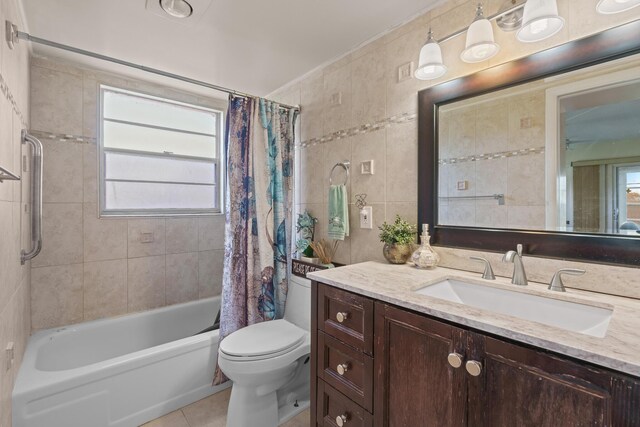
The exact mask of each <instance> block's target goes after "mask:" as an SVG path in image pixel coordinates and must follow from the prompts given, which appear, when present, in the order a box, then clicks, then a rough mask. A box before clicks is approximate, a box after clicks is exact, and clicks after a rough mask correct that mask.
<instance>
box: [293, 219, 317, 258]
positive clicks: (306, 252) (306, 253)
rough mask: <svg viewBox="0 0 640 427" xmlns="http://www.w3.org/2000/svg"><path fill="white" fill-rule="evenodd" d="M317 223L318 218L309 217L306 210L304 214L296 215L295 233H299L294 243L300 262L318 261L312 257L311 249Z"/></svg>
mask: <svg viewBox="0 0 640 427" xmlns="http://www.w3.org/2000/svg"><path fill="white" fill-rule="evenodd" d="M317 222H318V218H316V217H314V216H313V215H311V214H310V213H309V211H307V210H305V211H304V213H301V214H298V221H297V222H296V231H297V232H298V233H299V235H300V238H299V239H298V241H297V242H296V252H297V253H298V254H299V255H300V259H301V260H302V261H306V262H311V263H317V262H318V259H317V258H315V257H314V253H313V248H312V247H311V242H313V237H314V235H315V230H316V223H317Z"/></svg>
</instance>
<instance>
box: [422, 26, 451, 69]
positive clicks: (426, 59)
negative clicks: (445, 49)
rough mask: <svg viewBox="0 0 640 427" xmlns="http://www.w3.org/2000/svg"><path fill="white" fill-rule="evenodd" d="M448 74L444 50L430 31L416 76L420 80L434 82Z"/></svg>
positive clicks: (423, 47)
mask: <svg viewBox="0 0 640 427" xmlns="http://www.w3.org/2000/svg"><path fill="white" fill-rule="evenodd" d="M446 72H447V66H446V65H444V63H443V62H442V49H440V45H439V44H438V42H437V41H436V40H435V39H434V38H433V31H431V29H429V36H428V37H427V41H426V42H425V44H424V46H422V49H420V59H419V60H418V69H417V70H416V71H415V73H414V75H415V76H416V79H418V80H434V79H437V78H438V77H441V76H443V75H444V73H446Z"/></svg>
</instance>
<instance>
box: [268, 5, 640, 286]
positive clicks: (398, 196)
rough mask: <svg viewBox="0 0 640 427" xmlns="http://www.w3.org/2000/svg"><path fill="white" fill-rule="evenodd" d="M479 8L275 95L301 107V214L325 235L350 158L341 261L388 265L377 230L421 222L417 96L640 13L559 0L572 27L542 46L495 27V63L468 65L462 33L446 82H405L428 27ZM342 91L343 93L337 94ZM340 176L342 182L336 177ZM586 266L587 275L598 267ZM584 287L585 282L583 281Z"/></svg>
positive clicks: (376, 43) (467, 19)
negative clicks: (337, 169)
mask: <svg viewBox="0 0 640 427" xmlns="http://www.w3.org/2000/svg"><path fill="white" fill-rule="evenodd" d="M476 3H477V2H476V1H470V0H449V1H446V2H444V3H441V4H440V5H439V6H438V7H436V8H435V9H432V10H431V11H429V12H427V13H425V14H424V15H422V16H419V17H417V18H416V19H414V20H412V21H410V22H408V23H406V24H404V25H402V26H400V27H398V28H396V29H394V30H392V31H390V32H388V33H386V34H384V35H382V36H381V37H379V38H377V39H375V40H373V41H371V42H369V43H367V44H365V45H363V46H360V47H359V48H357V49H355V50H354V51H352V52H351V53H349V54H347V55H345V56H343V57H341V58H339V59H337V60H335V61H334V62H332V63H330V64H327V65H325V66H322V67H320V68H318V69H316V70H314V71H312V72H310V73H308V74H307V75H305V76H303V77H301V78H300V79H297V80H295V81H292V82H290V83H289V84H287V85H285V86H283V87H282V88H280V89H278V90H277V91H275V92H274V93H272V94H271V95H270V97H271V98H274V99H275V100H278V101H280V102H286V103H289V104H300V105H301V107H302V112H301V116H300V132H301V136H300V141H299V144H298V150H297V170H298V171H299V177H298V185H297V190H298V194H297V196H298V197H297V204H296V208H297V210H298V211H304V210H305V209H308V210H309V211H311V212H312V213H313V214H314V215H315V216H317V217H318V218H319V219H320V221H321V223H320V225H319V228H320V230H319V233H320V236H326V223H327V214H326V211H327V191H328V179H329V176H328V175H329V171H330V169H331V167H332V166H333V165H334V164H335V163H336V162H338V161H342V160H350V161H351V163H352V165H353V166H352V177H351V179H350V181H349V183H348V191H349V194H350V200H351V202H352V205H351V224H352V228H351V230H352V233H351V236H350V237H349V238H348V239H347V240H345V242H343V243H342V244H341V246H340V249H339V250H338V254H337V257H336V261H338V262H343V263H356V262H361V261H367V260H383V257H382V244H381V243H380V242H379V239H378V229H377V228H378V226H379V225H381V224H382V222H383V221H385V220H386V221H391V220H393V218H394V217H395V215H396V214H400V215H402V216H403V217H405V218H407V219H409V220H411V221H414V222H415V221H416V219H417V185H416V183H417V170H418V165H417V162H416V156H417V144H418V142H417V120H416V111H417V93H418V91H420V90H422V89H424V88H426V87H429V86H431V85H435V84H438V83H441V82H444V81H447V80H451V79H454V78H457V77H460V76H463V75H468V74H471V73H474V72H476V71H479V70H482V69H485V68H488V67H491V66H493V65H497V64H500V63H504V62H508V61H510V60H513V59H516V58H519V57H524V56H527V55H529V54H531V53H535V52H537V51H541V50H544V49H547V48H549V47H553V46H557V45H560V44H563V43H566V42H568V41H571V40H575V39H579V38H582V37H585V36H588V35H590V34H594V33H597V32H600V31H602V30H605V29H607V28H610V27H614V26H617V25H620V24H622V23H625V22H629V21H632V20H636V19H639V18H640V8H635V9H632V10H631V11H628V12H625V13H620V14H617V15H607V16H605V15H599V14H597V13H596V11H595V6H596V3H597V1H596V0H579V1H576V0H558V7H559V12H560V14H561V15H562V16H563V17H564V18H565V21H566V22H565V26H564V28H563V29H562V31H560V32H559V33H558V34H556V35H555V36H553V37H551V38H549V39H547V40H545V41H542V42H539V43H530V44H523V43H520V42H518V41H517V40H516V39H515V35H514V33H505V32H502V31H501V30H499V29H497V28H494V33H495V37H496V42H497V43H498V44H500V46H501V51H500V52H499V54H498V55H497V56H495V57H494V58H492V59H490V60H489V61H485V62H482V63H477V64H466V63H463V62H462V61H461V60H460V59H459V55H460V52H461V51H462V50H463V46H464V37H457V38H454V39H451V40H449V41H447V42H445V43H443V44H442V50H443V55H444V61H445V63H446V64H447V66H448V67H449V71H448V73H447V74H446V75H445V76H444V77H442V78H440V79H439V80H434V81H431V82H423V81H419V80H416V79H415V78H410V79H407V80H400V79H399V78H398V74H399V73H398V71H399V67H400V66H403V65H405V64H407V63H410V62H413V63H414V64H416V63H417V61H418V53H419V51H420V48H421V47H422V45H423V44H424V42H425V40H426V35H427V31H428V29H429V26H431V27H432V29H433V31H434V33H435V36H436V38H438V37H443V36H445V35H447V34H450V33H452V32H455V31H457V30H459V29H461V28H464V27H466V26H468V25H469V24H470V23H471V21H472V20H473V17H474V10H475V6H476ZM484 3H485V13H486V14H487V15H490V14H493V13H495V12H496V11H497V10H498V9H499V7H500V6H501V5H502V4H503V3H504V1H503V0H488V1H485V2H484ZM494 26H495V24H494ZM338 93H339V94H340V97H337V96H336V94H338ZM338 98H341V99H340V102H335V101H336V100H337V99H338ZM366 160H374V163H375V174H374V175H361V174H360V172H359V169H360V164H361V162H363V161H366ZM335 177H336V178H337V179H339V178H338V177H339V175H338V173H336V175H335ZM359 193H366V194H367V199H366V200H367V204H368V205H370V206H372V207H373V223H374V224H373V225H374V227H373V229H372V230H367V229H360V228H358V223H357V222H358V215H357V214H358V209H357V208H356V207H355V205H353V202H354V201H355V195H356V194H359ZM444 258H445V259H444V260H443V264H444V265H447V263H448V260H450V259H451V257H449V256H448V257H444ZM451 265H455V266H456V267H457V268H465V269H477V268H478V266H477V265H475V264H472V263H469V262H467V263H464V265H462V263H460V262H457V263H454V264H451ZM546 265H547V264H545V263H535V265H532V267H531V268H532V269H536V271H535V272H532V274H533V275H535V276H536V277H539V278H540V280H548V278H550V277H551V274H552V273H553V271H550V268H551V267H549V271H547V270H545V268H547V267H545V266H546ZM581 265H583V266H585V267H586V268H587V270H590V269H593V268H595V267H592V266H591V265H586V264H581ZM553 268H555V265H554V267H553ZM611 270H612V271H614V270H615V271H617V272H620V274H623V275H625V277H628V278H629V280H635V281H637V270H636V269H628V268H619V267H618V268H611ZM585 277H589V275H587V276H585ZM591 277H601V276H598V275H591ZM586 282H588V280H586V281H583V283H586ZM589 286H591V287H594V288H598V286H600V284H599V283H598V281H597V279H593V283H590V285H589ZM635 288H638V286H637V285H636V286H635ZM604 291H605V292H606V291H607V290H606V289H604ZM634 292H635V294H634V295H638V296H640V293H638V292H637V291H634Z"/></svg>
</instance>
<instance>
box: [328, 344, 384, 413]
mask: <svg viewBox="0 0 640 427" xmlns="http://www.w3.org/2000/svg"><path fill="white" fill-rule="evenodd" d="M318 350H319V354H318V368H317V369H318V372H317V375H318V377H319V378H321V379H322V380H324V382H325V383H327V384H329V385H331V386H332V387H333V388H335V389H336V390H338V391H339V392H340V393H342V394H344V395H346V396H348V397H349V399H351V400H353V401H354V402H355V403H357V404H358V405H360V406H362V407H363V408H365V409H366V410H368V411H370V412H371V411H373V359H372V358H371V357H369V356H367V355H366V354H364V353H362V352H360V351H357V350H354V349H352V348H351V347H349V346H347V345H344V344H343V343H341V342H340V341H338V340H337V339H335V338H332V337H330V336H329V335H326V334H324V333H322V332H320V333H318Z"/></svg>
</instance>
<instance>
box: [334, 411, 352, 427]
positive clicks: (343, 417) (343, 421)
mask: <svg viewBox="0 0 640 427" xmlns="http://www.w3.org/2000/svg"><path fill="white" fill-rule="evenodd" d="M348 420H349V418H347V416H346V414H343V415H338V416H337V417H336V424H338V427H342V426H343V425H345V424H346V422H347V421H348Z"/></svg>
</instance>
